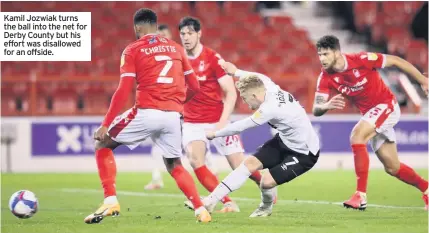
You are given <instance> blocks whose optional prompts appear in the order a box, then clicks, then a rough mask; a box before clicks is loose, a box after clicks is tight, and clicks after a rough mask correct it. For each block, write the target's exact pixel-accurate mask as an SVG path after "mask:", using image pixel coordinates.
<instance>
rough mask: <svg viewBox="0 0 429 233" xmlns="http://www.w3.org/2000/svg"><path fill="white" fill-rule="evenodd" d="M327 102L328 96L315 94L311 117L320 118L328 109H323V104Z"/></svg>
mask: <svg viewBox="0 0 429 233" xmlns="http://www.w3.org/2000/svg"><path fill="white" fill-rule="evenodd" d="M326 102H328V96H327V95H323V94H319V93H316V96H315V97H314V103H313V115H314V116H322V115H323V114H325V113H326V112H327V111H328V109H327V108H325V107H324V104H326Z"/></svg>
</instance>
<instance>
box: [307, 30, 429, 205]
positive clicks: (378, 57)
mask: <svg viewBox="0 0 429 233" xmlns="http://www.w3.org/2000/svg"><path fill="white" fill-rule="evenodd" d="M317 49H318V54H319V60H320V62H321V64H322V72H321V74H320V76H319V79H318V81H317V92H316V96H315V102H314V105H313V114H314V115H315V116H322V115H323V114H325V113H326V112H327V111H328V110H332V109H343V108H344V106H345V102H344V97H345V98H348V99H350V100H351V101H352V102H353V103H354V104H355V105H356V107H358V108H359V110H360V112H361V114H362V118H361V120H360V121H359V122H358V123H357V124H356V126H355V127H354V128H353V130H352V132H351V135H350V144H351V148H352V151H353V154H354V163H355V172H356V179H357V189H356V192H355V193H354V194H353V195H352V197H351V198H350V199H349V200H347V201H345V202H344V206H345V207H347V208H353V209H360V210H364V209H365V208H366V205H367V195H366V191H367V181H368V170H369V155H368V151H367V149H366V144H367V143H368V142H369V143H370V145H371V147H372V149H373V151H374V152H375V154H376V155H377V157H378V159H379V160H380V161H381V162H382V163H383V165H384V168H385V171H386V172H387V173H388V174H390V175H392V176H395V177H396V178H398V179H399V180H401V181H402V182H405V183H407V184H410V185H413V186H414V187H416V188H418V189H419V190H420V191H421V192H422V193H423V200H424V202H425V205H426V208H427V205H428V195H427V194H428V182H427V181H426V180H425V179H423V178H422V177H421V176H419V175H418V174H417V173H416V172H415V171H414V170H413V169H412V168H410V167H409V166H407V165H405V164H403V163H401V162H400V161H399V158H398V152H397V148H396V137H395V131H394V129H393V127H394V126H395V125H396V124H397V123H398V121H399V118H400V115H401V112H400V108H399V105H398V103H397V101H396V98H395V96H394V95H393V94H392V92H391V91H390V89H389V88H388V87H387V86H386V84H385V83H384V82H383V80H382V79H381V77H380V75H379V73H378V71H377V70H376V69H378V68H384V67H390V66H397V67H398V68H400V69H401V70H402V71H404V72H405V73H407V74H408V75H409V76H410V77H412V78H413V79H415V80H416V81H418V82H419V83H420V84H421V86H422V88H423V90H424V91H425V92H426V94H427V91H428V80H427V78H426V77H425V76H424V75H423V74H422V73H420V72H419V71H418V70H417V69H416V68H415V67H414V66H413V65H411V64H410V63H409V62H407V61H405V60H403V59H401V58H399V57H396V56H392V55H386V54H380V53H367V52H362V53H358V54H342V53H341V50H340V43H339V40H338V38H336V37H335V36H324V37H322V38H321V39H320V40H319V41H318V42H317ZM331 90H334V91H336V92H338V93H339V94H338V95H335V96H334V97H332V98H331V99H329V94H330V92H331Z"/></svg>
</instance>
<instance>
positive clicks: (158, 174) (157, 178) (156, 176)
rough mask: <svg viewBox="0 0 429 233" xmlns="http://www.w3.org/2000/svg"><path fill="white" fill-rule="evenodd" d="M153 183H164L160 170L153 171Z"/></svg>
mask: <svg viewBox="0 0 429 233" xmlns="http://www.w3.org/2000/svg"><path fill="white" fill-rule="evenodd" d="M152 182H153V183H157V184H158V183H162V177H161V172H160V171H159V169H158V168H154V169H153V170H152Z"/></svg>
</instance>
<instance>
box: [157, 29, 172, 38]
mask: <svg viewBox="0 0 429 233" xmlns="http://www.w3.org/2000/svg"><path fill="white" fill-rule="evenodd" d="M158 33H159V34H160V35H161V36H163V37H165V38H167V39H169V40H171V37H172V36H171V32H170V30H168V29H164V30H161V31H158Z"/></svg>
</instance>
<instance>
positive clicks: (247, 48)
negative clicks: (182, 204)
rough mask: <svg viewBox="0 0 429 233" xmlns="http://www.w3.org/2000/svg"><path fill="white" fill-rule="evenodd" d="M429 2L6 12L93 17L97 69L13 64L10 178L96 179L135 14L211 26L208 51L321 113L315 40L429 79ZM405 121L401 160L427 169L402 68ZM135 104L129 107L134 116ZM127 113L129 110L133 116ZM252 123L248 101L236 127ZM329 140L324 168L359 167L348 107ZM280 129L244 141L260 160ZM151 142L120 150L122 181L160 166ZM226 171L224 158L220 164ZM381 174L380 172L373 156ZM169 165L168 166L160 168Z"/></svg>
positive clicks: (333, 117) (37, 6)
mask: <svg viewBox="0 0 429 233" xmlns="http://www.w3.org/2000/svg"><path fill="white" fill-rule="evenodd" d="M427 6H428V4H427V2H2V3H1V10H2V11H5V12H12V11H13V12H20V11H23V12H24V11H27V12H36V11H41V12H42V11H47V12H49V11H52V12H61V11H70V12H73V11H77V12H79V11H82V12H88V11H90V12H91V13H92V30H91V31H92V61H91V62H2V63H1V74H2V78H1V116H2V151H1V152H2V163H1V164H2V171H5V172H82V171H94V172H95V171H96V166H95V160H94V158H93V150H94V149H93V141H92V133H93V131H94V130H95V129H96V128H97V127H98V125H99V124H100V122H101V120H102V116H103V114H105V113H106V111H107V108H108V106H109V102H110V98H111V96H112V94H113V92H114V90H115V89H116V86H117V84H118V79H119V58H120V55H121V53H122V50H123V49H124V48H125V46H126V45H127V44H128V43H130V42H131V41H133V40H134V38H135V36H134V32H133V28H132V15H133V13H134V12H135V10H136V9H138V8H141V7H147V8H151V9H153V10H155V11H156V12H157V14H158V19H159V23H165V24H167V25H169V26H170V28H171V29H172V32H173V39H174V40H176V41H177V42H180V38H179V34H178V29H177V25H178V22H179V20H180V19H181V18H182V17H184V16H188V15H191V16H194V17H197V18H199V19H200V20H201V22H202V32H203V35H202V43H203V44H204V45H206V46H208V47H211V48H213V49H215V50H216V51H218V52H219V53H220V54H221V55H222V56H223V57H224V58H225V59H226V60H229V61H232V62H233V63H235V64H237V66H238V67H240V68H242V69H245V70H252V71H258V72H261V73H265V74H267V75H268V76H270V77H272V78H273V80H274V81H275V82H276V83H278V84H279V85H280V86H281V87H282V88H283V89H285V90H287V91H289V92H291V93H292V94H293V95H294V96H295V98H296V99H298V100H299V101H300V103H301V104H302V105H303V106H304V107H305V108H306V110H307V112H308V113H309V114H311V105H312V102H313V98H314V91H315V86H316V80H317V77H318V74H319V72H320V65H319V61H318V57H317V51H316V48H315V46H314V44H315V41H316V40H317V39H318V38H320V37H321V36H323V35H325V34H334V35H336V36H337V37H339V39H340V42H341V44H342V50H343V52H346V53H347V52H360V51H376V52H382V53H389V54H395V55H399V56H401V57H403V58H405V59H407V60H408V61H410V62H412V63H413V64H414V65H416V66H417V67H418V68H419V69H420V70H422V71H424V72H427V70H428V46H427V39H428V31H427V17H428V15H427V12H428V8H427ZM381 75H382V77H383V79H384V81H385V82H386V83H387V84H388V85H389V86H390V87H391V88H392V90H393V91H394V93H395V95H396V96H397V98H398V100H399V102H400V105H401V110H402V112H403V117H402V122H401V123H400V124H399V125H398V127H397V134H398V145H399V151H400V155H401V159H403V160H404V161H405V162H408V163H409V164H410V165H412V166H417V167H420V168H427V149H428V131H427V128H428V127H427V125H428V120H427V98H424V96H423V93H422V91H421V90H420V87H419V86H418V85H416V83H415V82H414V81H412V80H410V79H408V78H407V77H406V75H404V74H402V73H401V72H399V71H398V70H396V69H395V68H391V69H384V70H382V71H381ZM133 101H134V97H133V94H131V95H130V98H129V100H128V103H127V107H126V108H129V107H130V106H132V104H133ZM126 108H124V110H125V109H126ZM249 113H250V110H249V109H248V107H247V105H246V104H244V103H243V102H242V100H241V99H240V98H239V99H238V100H237V104H236V109H235V115H234V117H233V119H239V118H242V117H244V116H246V115H247V114H249ZM312 119H313V120H314V121H313V123H314V126H315V128H316V130H317V131H318V133H319V135H320V137H321V138H322V153H323V155H324V156H323V159H321V161H320V163H319V165H318V166H317V168H323V169H336V168H352V167H353V156H352V154H351V153H350V148H349V144H348V137H349V133H350V130H351V128H352V127H353V125H354V123H355V122H356V121H357V120H358V119H359V115H358V110H357V109H356V108H354V107H350V103H348V107H347V108H346V109H345V110H344V111H334V112H332V113H329V114H328V115H327V116H324V117H322V118H318V119H315V118H312ZM272 133H273V132H272V130H271V129H270V128H269V127H267V126H263V127H260V128H258V129H252V130H249V131H248V132H245V133H243V135H242V137H243V144H244V146H245V149H246V152H249V153H251V152H252V151H254V150H255V149H256V147H257V146H258V145H260V144H261V143H262V142H263V141H264V140H265V139H267V138H269V137H270V135H271V134H272ZM150 150H151V145H150V142H147V143H144V144H142V146H141V147H139V148H138V149H136V150H135V151H132V152H131V151H129V150H128V149H126V148H120V149H119V150H118V153H117V154H118V156H117V158H118V170H119V171H149V170H150V169H151V167H152V166H153V165H154V163H161V160H160V159H158V160H151V159H150V158H149V156H148V155H149V154H150ZM215 157H216V158H215V159H216V160H215V161H216V162H217V163H219V167H220V169H227V167H228V166H227V164H226V161H225V160H224V158H222V157H220V156H215ZM371 159H372V161H373V162H372V163H371V166H374V167H380V164H379V163H378V162H377V161H376V159H374V156H372V157H371ZM158 165H159V164H158Z"/></svg>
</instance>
